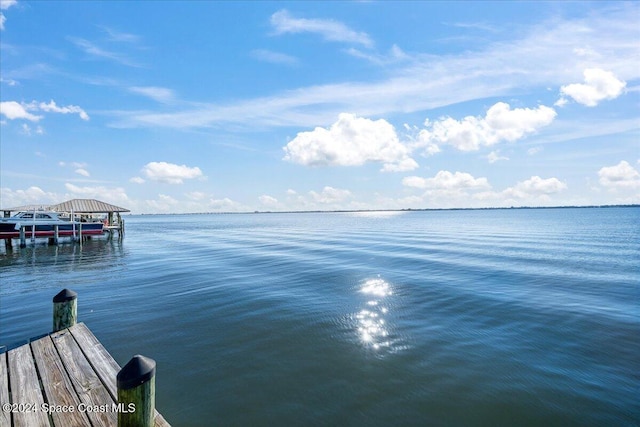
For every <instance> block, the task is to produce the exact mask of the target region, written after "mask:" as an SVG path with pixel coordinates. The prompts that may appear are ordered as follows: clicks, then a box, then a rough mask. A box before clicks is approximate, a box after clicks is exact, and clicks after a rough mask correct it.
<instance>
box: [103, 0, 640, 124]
mask: <svg viewBox="0 0 640 427" xmlns="http://www.w3.org/2000/svg"><path fill="white" fill-rule="evenodd" d="M637 10H638V9H637V7H635V5H632V4H631V3H629V4H627V5H624V6H620V7H616V8H608V9H604V10H602V11H601V12H602V13H598V14H592V15H589V16H587V17H586V18H583V19H572V20H563V19H554V20H549V21H545V22H543V23H541V24H537V25H531V26H528V27H523V28H522V29H521V31H519V32H518V33H519V35H518V36H517V37H514V38H512V39H511V40H506V41H505V40H503V41H500V42H495V43H487V44H483V47H482V48H481V49H477V50H464V51H463V52H460V53H459V54H454V55H434V54H412V55H411V58H410V60H407V61H405V62H403V63H402V66H398V67H394V68H393V69H390V70H387V72H386V73H385V76H387V77H384V78H377V79H372V78H368V79H365V80H359V81H357V80H356V81H354V80H349V81H342V82H332V83H328V84H316V85H312V86H306V87H298V88H295V89H290V90H286V91H280V92H276V93H273V94H271V95H269V96H262V97H257V98H255V97H254V98H248V99H244V100H239V101H235V102H225V103H197V105H194V106H193V107H191V108H187V109H179V110H175V111H169V112H160V113H158V112H155V111H139V110H135V111H118V112H116V113H117V119H116V122H115V123H113V125H114V126H118V127H150V128H157V127H169V128H178V129H182V128H199V127H212V126H229V125H231V126H238V125H240V126H242V127H245V128H248V129H255V128H256V127H267V128H272V127H279V126H285V127H289V126H295V127H298V128H300V127H305V128H313V127H315V126H329V125H330V124H331V123H333V122H334V121H335V117H336V116H337V115H338V114H339V113H340V112H344V111H350V112H354V113H356V114H358V115H359V116H364V117H388V116H390V115H391V114H394V113H412V112H418V111H425V110H431V109H436V108H439V107H443V106H450V105H454V104H459V103H463V102H466V101H471V100H479V99H488V98H492V99H493V98H497V97H506V96H513V94H514V93H534V92H535V90H537V89H539V88H541V87H551V88H559V87H560V86H561V85H563V84H565V83H566V82H567V81H570V80H569V79H571V78H572V76H573V75H575V73H576V72H582V71H583V70H584V68H585V66H584V65H583V63H582V60H583V59H584V57H578V56H577V55H576V53H575V52H574V49H575V48H576V46H589V48H590V49H591V50H592V51H594V52H598V54H599V57H598V63H602V64H608V65H607V66H608V67H609V68H610V69H611V70H615V72H616V75H618V77H619V78H621V79H626V80H627V81H635V80H638V79H639V78H640V71H639V67H638V66H637V64H636V63H635V62H634V61H632V60H630V59H629V58H635V57H637V55H638V47H637V43H633V42H632V41H633V40H636V39H638V34H639V33H638V29H637V22H636V21H637ZM520 35H521V36H520ZM595 128H597V127H594V129H595Z"/></svg>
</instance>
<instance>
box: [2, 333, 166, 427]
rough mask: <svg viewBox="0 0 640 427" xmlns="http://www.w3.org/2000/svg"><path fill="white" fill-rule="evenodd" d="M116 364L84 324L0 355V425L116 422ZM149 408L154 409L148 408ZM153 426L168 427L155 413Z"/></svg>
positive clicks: (121, 407)
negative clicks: (0, 406)
mask: <svg viewBox="0 0 640 427" xmlns="http://www.w3.org/2000/svg"><path fill="white" fill-rule="evenodd" d="M120 370H121V368H120V366H119V365H118V363H117V362H116V361H115V360H114V359H113V357H111V355H110V354H109V353H108V352H107V350H106V349H105V348H104V347H103V346H102V344H100V342H99V341H98V340H97V338H96V337H95V336H94V335H93V333H92V332H91V331H90V330H89V328H87V326H86V325H85V324H84V323H77V324H75V325H73V326H70V327H68V328H65V329H62V330H60V331H57V332H53V333H51V334H50V335H46V336H44V337H42V338H39V339H37V340H34V341H31V342H30V343H28V344H25V345H22V346H20V347H17V348H14V349H12V350H10V351H8V352H6V353H2V354H0V403H1V404H2V408H1V409H0V427H5V426H7V427H9V426H16V427H18V426H29V427H31V426H38V427H40V426H43V427H45V426H46V427H51V426H61V427H72V426H78V427H85V426H117V425H118V416H119V413H123V412H125V413H126V412H127V411H130V410H131V409H133V411H135V406H131V405H129V404H118V388H117V385H118V383H117V381H116V376H117V375H118V372H120ZM154 411H155V410H154ZM154 422H155V426H157V427H170V425H169V423H168V422H167V421H165V419H164V418H163V417H162V415H160V414H159V413H158V412H157V411H155V420H154Z"/></svg>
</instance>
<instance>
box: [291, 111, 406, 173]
mask: <svg viewBox="0 0 640 427" xmlns="http://www.w3.org/2000/svg"><path fill="white" fill-rule="evenodd" d="M283 149H284V151H285V156H284V160H287V161H290V162H294V163H299V164H302V165H307V166H359V165H363V164H365V163H367V162H381V163H384V166H383V169H382V170H383V171H396V172H397V171H407V170H412V169H415V168H416V167H418V164H417V163H416V162H415V160H413V159H411V158H410V157H409V149H408V148H407V147H406V146H405V145H403V144H402V143H400V141H399V140H398V135H397V134H396V131H395V129H394V128H393V126H392V125H391V124H390V123H389V122H387V121H385V120H383V119H380V120H376V121H373V120H369V119H365V118H359V117H356V116H355V115H354V114H348V113H342V114H340V115H339V117H338V121H337V122H335V123H334V124H333V125H331V127H330V128H328V129H326V128H321V127H317V128H315V129H314V130H313V131H310V132H300V133H298V135H297V136H296V137H295V138H294V139H293V140H292V141H291V142H289V143H288V144H287V145H286V147H284V148H283Z"/></svg>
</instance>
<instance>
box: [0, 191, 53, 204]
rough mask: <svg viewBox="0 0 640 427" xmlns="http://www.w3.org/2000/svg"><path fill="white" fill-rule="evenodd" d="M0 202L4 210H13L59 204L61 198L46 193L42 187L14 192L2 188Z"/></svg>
mask: <svg viewBox="0 0 640 427" xmlns="http://www.w3.org/2000/svg"><path fill="white" fill-rule="evenodd" d="M0 200H1V201H2V207H3V208H12V207H17V206H23V205H31V204H44V205H47V204H53V203H59V202H60V200H61V198H60V196H59V195H58V194H56V193H51V192H45V191H44V190H43V189H42V188H40V187H36V186H32V187H29V188H27V189H26V190H12V189H10V188H7V187H2V188H0Z"/></svg>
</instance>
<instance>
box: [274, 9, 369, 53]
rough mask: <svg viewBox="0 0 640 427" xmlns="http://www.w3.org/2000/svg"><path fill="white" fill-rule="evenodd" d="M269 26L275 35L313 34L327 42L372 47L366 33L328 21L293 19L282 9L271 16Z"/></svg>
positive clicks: (340, 23)
mask: <svg viewBox="0 0 640 427" xmlns="http://www.w3.org/2000/svg"><path fill="white" fill-rule="evenodd" d="M271 25H272V27H273V28H274V30H275V33H276V34H287V33H294V34H295V33H315V34H319V35H321V36H322V37H323V38H324V39H325V40H328V41H333V42H344V43H356V44H361V45H363V46H366V47H371V46H373V41H372V40H371V38H370V37H369V35H368V34H367V33H363V32H357V31H354V30H352V29H350V28H349V27H347V26H346V25H345V24H343V23H342V22H337V21H333V20H329V19H304V18H294V17H293V16H292V15H291V14H290V13H289V12H288V11H287V10H284V9H283V10H280V11H278V12H276V13H274V14H273V15H271Z"/></svg>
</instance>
